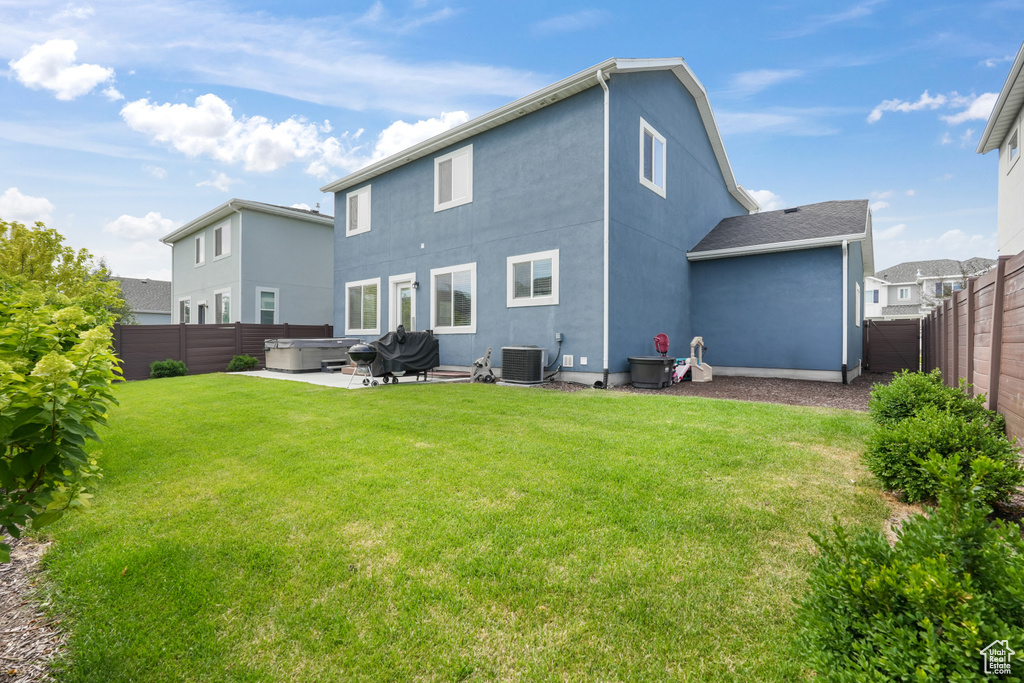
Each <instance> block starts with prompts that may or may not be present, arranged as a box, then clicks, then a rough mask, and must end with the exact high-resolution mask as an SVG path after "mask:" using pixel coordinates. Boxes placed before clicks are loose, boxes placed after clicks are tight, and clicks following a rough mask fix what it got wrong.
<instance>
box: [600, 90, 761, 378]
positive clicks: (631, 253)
mask: <svg viewBox="0 0 1024 683" xmlns="http://www.w3.org/2000/svg"><path fill="white" fill-rule="evenodd" d="M609 91H610V113H611V115H610V129H611V134H610V138H611V143H610V148H609V149H610V158H611V162H610V166H611V168H610V173H609V186H610V196H611V199H610V211H609V214H610V230H609V232H610V250H609V252H610V259H609V282H610V292H609V302H610V306H609V317H610V330H609V366H610V367H609V369H610V370H611V371H612V372H620V371H626V370H628V369H629V362H628V357H629V356H646V355H652V354H654V353H655V351H654V343H653V338H654V336H655V335H656V334H658V333H661V332H664V333H666V334H668V336H669V339H670V340H671V348H670V353H674V354H675V355H677V356H685V355H688V354H689V342H690V339H691V338H692V337H693V336H694V335H698V334H702V329H701V327H700V325H696V324H694V323H693V320H692V313H691V311H692V308H693V306H694V303H693V297H692V296H691V292H698V291H700V288H699V287H698V286H697V285H696V284H695V283H694V282H691V277H690V273H691V267H692V266H691V264H690V263H689V262H688V261H687V259H686V252H687V250H689V249H692V248H693V246H694V245H695V244H696V243H697V242H699V241H700V240H701V239H702V238H703V237H704V236H705V235H706V234H707V233H708V232H709V231H711V230H712V229H713V228H714V227H715V226H716V225H717V224H718V222H719V221H720V220H721V219H723V218H725V217H728V216H735V215H740V214H746V213H747V210H746V209H745V208H744V207H743V206H742V205H741V204H740V203H739V202H738V201H736V199H735V198H733V197H732V195H731V194H729V191H728V188H727V187H726V185H725V180H724V178H723V177H722V173H721V170H720V169H719V166H718V161H717V160H716V158H715V155H714V151H713V150H712V147H711V142H710V141H709V139H708V135H707V131H706V130H705V129H704V125H703V123H702V122H701V119H700V114H699V112H698V110H697V105H696V102H695V101H694V99H693V97H692V96H691V95H690V94H689V92H688V91H687V90H686V88H684V87H683V85H682V84H681V83H680V82H679V80H678V79H677V78H676V77H675V75H673V74H672V73H671V72H668V71H654V72H642V73H633V74H614V75H613V76H612V78H611V82H610V83H609ZM641 117H642V118H643V119H644V121H645V122H646V123H647V124H649V125H650V126H651V127H653V128H654V129H655V130H656V131H657V132H658V133H659V134H660V135H662V136H664V137H665V139H666V150H665V158H666V162H667V163H666V166H667V168H666V172H665V195H666V196H665V197H661V196H660V195H658V194H657V193H655V192H654V191H653V190H651V189H649V188H648V187H646V186H644V185H642V184H641V183H640V125H641V124H640V119H641ZM774 278H775V276H774V275H773V276H772V277H771V278H770V280H771V279H774ZM598 357H599V358H600V356H598Z"/></svg>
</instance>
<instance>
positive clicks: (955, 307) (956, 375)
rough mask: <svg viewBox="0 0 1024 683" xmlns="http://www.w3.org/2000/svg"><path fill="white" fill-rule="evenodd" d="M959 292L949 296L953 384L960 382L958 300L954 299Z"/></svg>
mask: <svg viewBox="0 0 1024 683" xmlns="http://www.w3.org/2000/svg"><path fill="white" fill-rule="evenodd" d="M957 294H959V292H953V296H951V297H949V305H950V306H951V307H952V309H953V386H954V387H955V386H957V385H958V384H960V302H959V301H957V300H956V298H957Z"/></svg>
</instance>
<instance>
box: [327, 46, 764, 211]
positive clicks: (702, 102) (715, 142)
mask: <svg viewBox="0 0 1024 683" xmlns="http://www.w3.org/2000/svg"><path fill="white" fill-rule="evenodd" d="M598 71H601V72H602V73H603V74H604V75H605V76H606V77H607V76H610V75H611V74H614V73H633V72H637V71H671V72H672V73H674V74H675V75H676V78H678V79H679V81H680V82H681V83H682V84H683V87H685V88H686V90H687V91H688V92H689V93H690V95H691V96H693V99H694V100H695V101H696V103H697V109H698V111H699V112H700V118H701V122H702V123H703V124H704V129H705V131H706V132H707V135H708V139H709V140H710V141H711V147H712V149H713V150H714V153H715V159H716V160H717V161H718V165H719V168H720V170H721V172H722V176H723V177H724V178H725V183H726V187H728V189H729V192H730V194H732V196H733V197H735V198H736V201H738V202H739V203H740V204H741V205H743V207H744V208H746V209H747V211H749V212H750V213H755V212H757V211H760V209H761V207H760V205H759V204H758V203H757V202H756V201H755V200H754V198H753V197H751V196H750V194H749V193H748V192H747V191H746V190H744V189H743V188H742V187H740V186H739V184H738V183H737V182H736V177H735V175H734V174H733V172H732V166H731V165H730V164H729V157H728V155H727V154H726V153H725V144H724V143H723V142H722V135H721V133H720V132H719V131H718V124H717V123H716V121H715V115H714V112H712V111H711V104H710V103H709V102H708V94H707V91H705V90H704V86H703V85H702V84H701V82H700V81H699V80H697V77H696V76H694V74H693V72H692V71H690V67H688V66H687V65H686V62H685V61H684V60H683V58H682V57H669V58H663V59H615V58H613V59H608V60H606V61H604V62H601V63H600V64H598V65H596V66H592V67H590V68H589V69H585V70H583V71H580V72H579V73H576V74H573V75H572V76H569V77H568V78H564V79H562V80H561V81H558V82H557V83H554V84H552V85H549V86H548V87H546V88H542V89H540V90H538V91H537V92H535V93H531V94H530V95H527V96H526V97H522V98H520V99H518V100H516V101H515V102H512V103H510V104H506V105H505V106H504V107H499V108H498V109H495V110H494V111H491V112H489V113H487V114H483V115H482V116H478V117H477V118H475V119H472V120H471V121H467V122H466V123H464V124H462V125H461V126H456V127H455V128H452V129H451V130H448V131H445V132H444V133H441V134H440V135H435V136H434V137H432V138H430V139H428V140H424V141H423V142H421V143H419V144H417V145H413V146H412V147H409V148H408V149H405V150H402V151H401V152H398V153H397V154H393V155H391V156H389V157H387V158H384V159H381V160H380V161H378V162H376V163H373V164H370V165H369V166H367V167H366V168H363V169H360V170H358V171H356V172H355V173H351V174H349V175H347V176H345V177H344V178H341V179H340V180H336V181H334V182H333V183H329V184H327V185H324V186H323V187H321V188H320V191H321V192H341V191H343V190H346V189H348V188H350V187H353V186H355V185H358V184H360V183H365V182H366V181H368V180H371V179H372V178H375V177H376V176H378V175H380V174H382V173H386V172H387V171H390V170H392V169H395V168H398V167H399V166H403V165H405V164H407V163H409V162H410V161H414V160H416V159H421V158H423V157H425V156H428V155H430V154H432V153H434V152H437V151H439V150H441V149H444V148H445V147H448V146H450V145H454V144H457V143H459V142H462V141H463V140H466V139H467V138H470V137H472V136H474V135H478V134H480V133H483V132H484V131H487V130H490V129H491V128H496V127H498V126H500V125H502V124H505V123H508V122H509V121H512V120H514V119H517V118H519V117H521V116H525V115H527V114H529V113H531V112H534V111H537V110H538V109H541V108H543V107H546V106H548V105H550V104H554V103H555V102H557V101H560V100H563V99H565V98H566V97H570V96H572V95H575V94H577V93H579V92H583V91H584V90H589V89H590V88H594V87H597V72H598Z"/></svg>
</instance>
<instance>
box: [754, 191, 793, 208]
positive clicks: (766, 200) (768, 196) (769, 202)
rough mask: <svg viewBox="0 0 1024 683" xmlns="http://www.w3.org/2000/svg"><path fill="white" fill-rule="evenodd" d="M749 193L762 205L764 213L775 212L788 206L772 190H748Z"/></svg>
mask: <svg viewBox="0 0 1024 683" xmlns="http://www.w3.org/2000/svg"><path fill="white" fill-rule="evenodd" d="M747 192H748V193H750V196H751V197H753V198H754V200H755V201H756V202H757V203H758V204H760V205H761V210H762V211H775V210H777V209H781V208H783V207H785V206H786V205H785V204H784V203H783V201H782V197H780V196H779V195H777V194H775V193H774V192H772V191H771V190H747Z"/></svg>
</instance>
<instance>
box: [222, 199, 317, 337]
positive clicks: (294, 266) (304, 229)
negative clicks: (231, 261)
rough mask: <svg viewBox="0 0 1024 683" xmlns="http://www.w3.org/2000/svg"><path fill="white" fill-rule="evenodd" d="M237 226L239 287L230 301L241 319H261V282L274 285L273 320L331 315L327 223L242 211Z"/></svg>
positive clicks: (310, 320)
mask: <svg viewBox="0 0 1024 683" xmlns="http://www.w3.org/2000/svg"><path fill="white" fill-rule="evenodd" d="M240 232H241V235H240V238H241V249H242V255H243V258H242V271H241V287H240V289H239V291H238V293H237V294H234V293H233V294H234V297H235V298H234V303H233V304H232V305H233V306H237V307H238V311H239V314H240V315H241V321H242V322H247V323H258V322H260V312H259V308H258V304H257V290H258V289H260V288H268V289H276V290H278V295H277V306H278V311H277V321H278V323H290V324H294V325H323V324H325V323H330V322H331V321H332V320H333V315H334V274H333V273H334V228H333V227H332V226H331V225H329V224H328V225H319V224H317V223H312V222H310V221H308V220H302V219H295V218H285V217H283V216H275V215H270V214H265V213H259V212H256V211H244V212H243V215H242V220H241V231H240ZM232 239H234V236H233V235H232ZM211 301H212V300H211Z"/></svg>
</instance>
